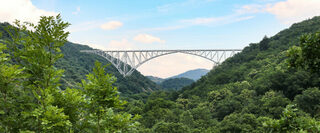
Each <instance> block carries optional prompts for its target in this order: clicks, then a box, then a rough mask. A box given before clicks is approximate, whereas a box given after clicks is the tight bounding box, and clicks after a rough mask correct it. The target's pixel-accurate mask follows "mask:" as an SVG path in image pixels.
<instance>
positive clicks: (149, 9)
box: [0, 0, 320, 77]
mask: <svg viewBox="0 0 320 133" xmlns="http://www.w3.org/2000/svg"><path fill="white" fill-rule="evenodd" d="M0 1H1V2H0V3H5V4H4V5H2V6H3V7H1V5H0V18H1V17H2V19H0V21H12V20H13V18H16V19H20V20H21V19H22V20H25V21H31V22H36V21H37V19H38V16H39V15H55V14H57V13H60V14H61V15H62V17H63V19H64V20H65V21H68V22H69V23H71V24H72V25H71V26H70V27H69V28H68V29H67V30H68V31H70V33H71V34H70V36H69V41H71V42H75V43H80V44H86V45H89V46H92V47H94V48H99V49H103V50H107V49H221V48H229V49H235V48H240V49H242V48H244V47H245V46H248V44H249V43H255V42H259V41H260V40H261V39H262V38H263V37H264V36H265V35H267V36H272V35H274V34H276V33H277V32H279V31H281V30H283V29H285V28H288V27H289V26H290V25H291V24H292V23H295V22H299V21H302V20H304V19H307V18H311V17H313V16H316V15H320V8H319V7H320V0H0ZM11 5H12V6H13V5H15V7H16V8H19V7H17V5H21V11H20V12H19V11H15V10H13V9H10V8H9V7H10V6H11ZM26 5H28V6H26ZM1 8H2V9H1ZM212 67H213V63H211V62H210V61H206V60H205V59H202V58H199V57H194V56H188V55H179V54H177V55H169V56H167V57H160V58H157V59H154V60H151V61H149V62H147V63H146V64H144V65H142V66H141V67H140V68H139V69H138V70H139V71H140V72H141V73H143V74H145V75H153V76H159V77H169V76H172V75H175V74H178V73H181V72H184V71H187V70H190V69H195V68H206V69H211V68H212Z"/></svg>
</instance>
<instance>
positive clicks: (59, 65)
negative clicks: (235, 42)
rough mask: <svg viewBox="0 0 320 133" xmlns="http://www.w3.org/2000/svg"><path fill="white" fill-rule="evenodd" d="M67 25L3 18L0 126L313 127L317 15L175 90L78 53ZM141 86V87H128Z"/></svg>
mask: <svg viewBox="0 0 320 133" xmlns="http://www.w3.org/2000/svg"><path fill="white" fill-rule="evenodd" d="M68 25H69V24H68V23H66V22H63V21H62V20H61V18H60V16H56V17H42V18H41V20H40V22H39V23H38V24H36V25H33V24H29V23H26V24H24V23H20V22H17V23H16V25H15V26H16V27H12V26H10V25H9V24H8V23H4V24H2V25H1V27H0V28H1V33H2V36H3V37H2V39H1V40H0V41H1V42H0V71H1V72H0V87H1V88H0V89H1V90H0V116H1V117H0V132H28V133H29V132H145V133H149V132H161V133H163V132H172V133H188V132H190V133H200V132H201V133H202V132H250V133H252V132H315V133H316V132H320V90H319V87H320V73H319V62H320V54H319V48H320V36H319V31H320V17H314V18H313V19H309V20H306V21H303V22H301V23H297V24H294V25H292V26H291V27H290V28H288V29H285V30H283V31H281V32H279V33H278V34H276V35H275V36H273V37H264V38H263V39H262V41H260V42H259V43H252V44H250V45H249V46H248V47H246V48H244V49H243V51H242V52H241V53H238V54H236V55H235V56H234V57H232V58H229V59H227V60H226V61H224V62H223V63H222V64H221V65H219V66H217V67H216V68H215V69H213V70H211V71H210V72H209V73H208V74H207V75H206V76H204V77H202V78H201V79H200V80H198V81H196V82H195V83H192V84H191V85H189V86H187V87H184V88H182V89H181V90H179V91H160V90H159V91H154V92H152V93H150V91H149V92H148V89H150V90H157V86H156V85H155V84H154V83H152V82H151V81H150V80H148V79H146V78H145V77H143V76H142V75H140V74H139V73H137V74H136V75H135V76H133V77H131V78H132V79H131V78H130V77H129V78H127V79H126V78H124V79H121V78H118V79H117V78H115V76H113V75H117V74H116V73H113V72H114V70H115V69H114V68H112V67H110V66H106V65H103V64H105V63H100V62H103V61H102V60H103V59H102V58H100V57H97V56H94V55H89V54H85V53H79V52H76V51H78V50H80V49H90V48H89V47H87V46H82V45H76V44H72V43H68V42H67V40H66V37H67V36H68V32H65V31H64V29H65V28H66V27H67V26H68ZM7 26H8V27H9V28H8V29H7V30H6V31H5V32H4V30H3V29H4V27H7ZM27 26H29V27H33V28H34V29H35V30H34V31H29V30H27V29H26V27H27ZM96 60H97V61H96ZM99 61H100V62H99ZM70 62H71V63H70ZM92 64H94V65H92ZM106 67H107V68H106ZM90 69H91V70H92V71H90ZM110 73H113V74H110ZM77 74H79V75H77ZM82 74H86V76H84V75H82ZM64 75H65V76H64ZM139 77H140V78H139ZM116 80H118V82H117V81H116ZM149 82H150V83H149ZM167 85H169V84H167ZM117 86H119V90H120V91H121V88H125V87H123V86H126V87H128V89H124V90H122V91H123V92H126V93H127V94H130V95H121V97H120V95H119V92H118V88H117ZM131 86H133V87H131ZM140 86H143V87H144V89H145V90H146V92H148V93H145V92H142V91H140V90H139V89H133V90H130V88H139V87H140ZM138 92H141V93H138ZM123 99H125V100H127V102H126V101H124V100H123Z"/></svg>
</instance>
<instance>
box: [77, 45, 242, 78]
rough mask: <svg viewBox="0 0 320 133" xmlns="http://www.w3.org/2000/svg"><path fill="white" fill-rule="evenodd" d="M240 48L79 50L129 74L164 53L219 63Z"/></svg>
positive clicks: (123, 73)
mask: <svg viewBox="0 0 320 133" xmlns="http://www.w3.org/2000/svg"><path fill="white" fill-rule="evenodd" d="M240 51H241V49H211V50H115V51H102V50H97V49H96V50H81V52H85V53H93V54H97V55H100V56H102V57H104V58H106V59H107V60H108V61H109V62H110V63H111V64H112V65H114V66H115V67H116V68H117V70H118V71H119V72H120V73H121V74H122V75H123V76H124V77H126V76H129V75H131V74H132V72H133V71H134V70H136V69H137V68H138V67H139V66H141V65H142V64H143V63H145V62H147V61H149V60H151V59H154V58H157V57H160V56H164V55H169V54H174V53H183V54H190V55H195V56H199V57H202V58H205V59H207V60H210V61H212V62H213V63H214V64H215V65H219V64H220V63H221V62H222V61H224V60H225V59H227V58H229V57H231V56H233V55H235V54H236V53H238V52H240Z"/></svg>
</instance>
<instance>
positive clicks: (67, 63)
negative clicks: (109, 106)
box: [56, 42, 159, 94]
mask: <svg viewBox="0 0 320 133" xmlns="http://www.w3.org/2000/svg"><path fill="white" fill-rule="evenodd" d="M90 49H92V48H90V47H88V46H86V45H79V44H74V43H70V42H68V43H66V44H65V45H64V46H63V47H62V48H61V50H62V53H63V54H64V57H63V58H62V59H61V60H59V61H58V62H57V64H56V66H57V67H58V68H61V69H64V70H65V77H64V78H63V81H64V82H65V83H66V84H67V85H68V86H70V85H71V86H72V85H75V83H76V82H79V81H80V80H81V79H83V78H84V77H85V75H86V74H88V73H89V72H91V70H92V68H93V67H94V62H95V61H96V60H97V61H100V62H102V63H103V64H109V62H108V61H107V60H106V59H104V58H103V57H101V56H98V55H95V54H88V53H82V52H80V50H90ZM106 71H107V72H108V73H112V74H113V75H115V76H116V77H117V82H116V83H115V85H116V86H118V88H119V91H120V92H122V93H125V94H133V93H139V92H145V91H152V90H157V89H159V86H157V85H156V84H155V83H153V82H152V81H151V80H149V79H148V78H146V77H144V76H143V75H141V74H140V72H138V71H134V72H133V73H132V75H130V76H128V77H123V76H122V75H121V74H120V73H119V72H118V70H117V69H116V68H115V67H114V66H113V65H109V66H108V67H107V70H106Z"/></svg>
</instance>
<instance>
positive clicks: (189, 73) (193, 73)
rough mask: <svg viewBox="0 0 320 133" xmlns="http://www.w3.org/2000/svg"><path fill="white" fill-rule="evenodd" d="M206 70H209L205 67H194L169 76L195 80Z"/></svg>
mask: <svg viewBox="0 0 320 133" xmlns="http://www.w3.org/2000/svg"><path fill="white" fill-rule="evenodd" d="M208 72H209V70H207V69H195V70H189V71H186V72H184V73H181V74H178V75H176V76H172V77H170V78H189V79H192V80H194V81H197V80H198V79H200V78H201V77H202V76H203V75H206V74H207V73H208ZM168 79H169V78H168Z"/></svg>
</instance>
